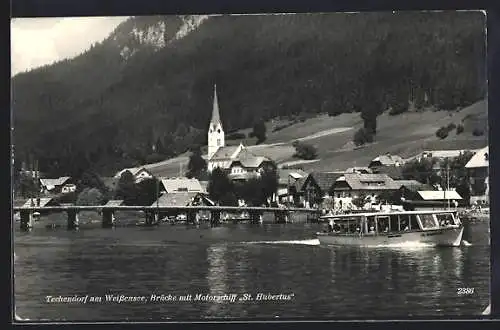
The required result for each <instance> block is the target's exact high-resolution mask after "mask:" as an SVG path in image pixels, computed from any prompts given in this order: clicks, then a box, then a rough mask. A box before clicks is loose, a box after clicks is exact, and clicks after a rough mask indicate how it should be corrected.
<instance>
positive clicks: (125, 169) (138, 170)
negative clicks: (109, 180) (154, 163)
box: [115, 167, 152, 178]
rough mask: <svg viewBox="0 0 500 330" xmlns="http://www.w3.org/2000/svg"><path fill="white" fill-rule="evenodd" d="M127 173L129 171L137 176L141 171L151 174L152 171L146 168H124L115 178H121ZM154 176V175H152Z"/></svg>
mask: <svg viewBox="0 0 500 330" xmlns="http://www.w3.org/2000/svg"><path fill="white" fill-rule="evenodd" d="M126 171H129V172H130V173H132V175H133V176H136V175H137V174H139V173H140V172H141V171H146V172H148V173H149V174H151V172H150V171H148V170H147V169H146V168H145V167H131V168H124V169H123V170H121V171H118V172H117V173H116V174H115V178H120V177H121V176H122V174H123V173H125V172H126ZM151 175H152V174H151Z"/></svg>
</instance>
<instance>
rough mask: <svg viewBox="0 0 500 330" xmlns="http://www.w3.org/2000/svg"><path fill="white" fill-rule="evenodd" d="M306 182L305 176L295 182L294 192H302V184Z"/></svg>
mask: <svg viewBox="0 0 500 330" xmlns="http://www.w3.org/2000/svg"><path fill="white" fill-rule="evenodd" d="M306 181H307V176H306V177H303V178H300V179H298V180H297V181H295V184H294V186H295V190H296V191H303V190H304V183H306Z"/></svg>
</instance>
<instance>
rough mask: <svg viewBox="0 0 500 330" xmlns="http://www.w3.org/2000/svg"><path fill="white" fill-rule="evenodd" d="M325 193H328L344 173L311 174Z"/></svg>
mask: <svg viewBox="0 0 500 330" xmlns="http://www.w3.org/2000/svg"><path fill="white" fill-rule="evenodd" d="M309 175H310V176H312V178H313V179H314V181H315V182H316V183H317V184H318V186H319V188H320V189H321V191H323V192H328V190H330V188H331V187H332V186H333V184H334V183H335V181H337V179H338V178H339V177H341V176H342V175H343V173H342V172H312V173H310V174H309Z"/></svg>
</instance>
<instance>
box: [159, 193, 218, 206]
mask: <svg viewBox="0 0 500 330" xmlns="http://www.w3.org/2000/svg"><path fill="white" fill-rule="evenodd" d="M197 196H199V197H201V198H202V199H203V201H204V202H205V204H207V205H211V206H213V205H215V203H214V202H213V201H212V200H210V199H209V198H207V197H206V196H204V195H203V194H202V193H199V192H176V193H170V194H163V195H161V196H160V198H158V201H155V202H154V203H153V204H151V206H157V205H158V206H188V205H191V203H192V201H193V199H194V198H195V197H197Z"/></svg>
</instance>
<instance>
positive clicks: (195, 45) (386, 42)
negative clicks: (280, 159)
mask: <svg viewBox="0 0 500 330" xmlns="http://www.w3.org/2000/svg"><path fill="white" fill-rule="evenodd" d="M186 31H189V33H186ZM484 54H485V51H484V17H483V16H482V14H480V13H470V12H469V13H465V12H463V13H398V14H391V13H383V14H381V13H364V14H352V15H349V14H318V15H313V14H303V15H302V14H301V15H269V16H265V15H264V16H215V17H209V18H206V17H198V16H190V17H173V16H168V17H161V16H160V17H159V16H154V17H136V18H132V19H130V20H128V21H126V22H124V23H123V24H121V25H120V26H119V27H118V28H117V30H116V31H115V32H113V34H112V35H111V36H110V37H109V38H107V39H106V40H105V41H103V42H102V43H100V44H96V45H95V46H94V47H92V48H91V49H90V50H89V51H87V52H86V53H85V54H82V55H81V56H79V57H77V58H75V59H72V60H66V61H63V62H60V63H57V64H54V65H51V66H47V67H44V68H40V69H37V70H34V71H32V72H28V73H23V74H20V75H17V76H16V77H14V78H13V80H12V86H13V88H12V90H13V109H14V125H15V134H14V139H15V144H16V151H17V153H16V156H17V158H18V162H17V164H19V163H20V162H21V161H22V160H27V159H28V158H29V157H28V155H32V157H36V158H38V159H39V160H40V166H41V168H42V169H43V170H44V171H47V172H49V173H53V174H54V175H62V174H68V175H79V173H81V172H82V171H84V170H86V169H89V168H91V167H93V168H94V169H95V170H98V171H100V172H102V173H103V174H109V173H111V172H113V171H114V170H116V169H119V168H122V167H125V166H133V165H135V164H140V163H145V162H153V161H158V160H162V159H166V158H168V157H170V156H173V155H176V154H179V153H183V152H185V151H186V150H187V148H188V147H189V146H190V145H192V144H205V140H206V126H207V123H208V120H209V117H210V109H211V102H212V92H213V84H214V83H215V82H217V86H218V90H219V104H220V108H221V116H222V120H223V122H224V127H225V129H226V131H233V130H237V129H241V128H246V127H250V126H251V125H252V123H253V122H254V121H255V120H258V119H260V118H263V119H266V120H267V119H270V118H274V117H277V116H289V115H292V114H295V115H297V114H301V113H310V114H318V113H326V112H329V113H331V114H338V113H342V112H353V111H354V112H356V111H360V110H363V109H366V108H370V107H371V108H373V107H374V106H373V105H374V104H379V103H374V102H373V97H374V95H375V96H377V97H378V96H379V95H382V96H383V97H384V100H383V101H382V103H381V104H384V105H385V106H391V105H394V104H397V103H398V104H400V103H402V102H401V100H403V101H404V100H406V102H407V101H408V97H409V96H410V97H411V98H412V99H415V100H416V101H419V100H420V102H424V101H423V99H424V96H425V102H427V103H430V104H432V105H436V106H438V107H439V108H454V107H459V106H467V105H470V104H472V103H473V102H475V101H477V100H479V99H482V98H483V97H484V91H485V84H484V81H485V79H484ZM403 103H404V102H403ZM379 110H380V109H375V110H374V111H379Z"/></svg>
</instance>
